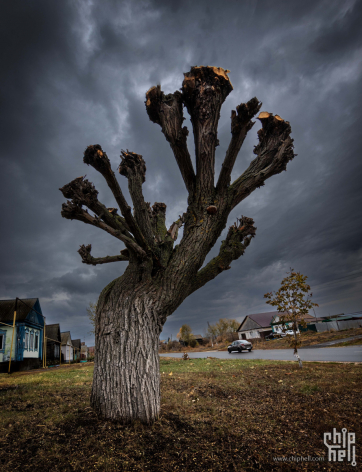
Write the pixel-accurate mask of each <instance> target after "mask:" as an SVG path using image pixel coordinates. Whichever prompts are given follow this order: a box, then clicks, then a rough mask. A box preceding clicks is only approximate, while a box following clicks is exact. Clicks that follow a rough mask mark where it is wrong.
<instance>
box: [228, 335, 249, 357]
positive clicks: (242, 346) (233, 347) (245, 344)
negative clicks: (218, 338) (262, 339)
mask: <svg viewBox="0 0 362 472" xmlns="http://www.w3.org/2000/svg"><path fill="white" fill-rule="evenodd" d="M252 349H253V345H252V344H251V343H249V341H245V339H238V340H237V341H234V342H233V343H231V344H230V346H228V351H229V354H230V353H231V352H232V351H238V352H241V351H243V350H245V351H249V352H250V351H251V350H252Z"/></svg>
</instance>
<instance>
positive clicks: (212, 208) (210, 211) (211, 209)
mask: <svg viewBox="0 0 362 472" xmlns="http://www.w3.org/2000/svg"><path fill="white" fill-rule="evenodd" d="M206 211H207V212H208V214H209V215H215V213H216V212H217V207H216V206H215V205H210V206H208V207H207V208H206Z"/></svg>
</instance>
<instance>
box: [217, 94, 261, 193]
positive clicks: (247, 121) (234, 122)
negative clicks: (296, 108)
mask: <svg viewBox="0 0 362 472" xmlns="http://www.w3.org/2000/svg"><path fill="white" fill-rule="evenodd" d="M260 107H261V102H259V100H258V99H257V98H256V97H254V98H252V99H251V100H249V101H248V102H247V103H241V104H240V105H238V106H237V107H236V111H235V110H232V112H231V134H232V138H231V141H230V144H229V147H228V150H227V151H226V156H225V159H224V162H223V165H222V169H221V172H220V175H219V179H218V182H217V185H216V188H217V190H218V191H221V190H224V189H226V188H227V187H228V186H229V185H230V178H231V172H232V170H233V168H234V165H235V161H236V158H237V156H238V154H239V151H240V148H241V146H242V145H243V142H244V140H245V137H246V135H247V133H248V131H250V130H251V128H252V127H253V126H254V124H255V121H251V120H252V118H253V117H254V116H255V115H256V114H257V113H258V111H259V110H260Z"/></svg>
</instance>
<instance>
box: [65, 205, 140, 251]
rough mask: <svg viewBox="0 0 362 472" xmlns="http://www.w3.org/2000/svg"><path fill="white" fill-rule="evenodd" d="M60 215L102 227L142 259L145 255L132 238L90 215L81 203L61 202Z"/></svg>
mask: <svg viewBox="0 0 362 472" xmlns="http://www.w3.org/2000/svg"><path fill="white" fill-rule="evenodd" d="M61 215H62V217H63V218H67V219H68V220H78V221H83V223H86V224H89V225H92V226H96V227H97V228H100V229H103V230H104V231H106V232H107V233H108V234H110V235H111V236H114V237H115V238H117V239H119V240H120V241H122V242H124V244H125V245H126V246H127V247H128V248H129V249H131V250H133V251H134V252H135V253H136V254H137V255H138V256H139V257H141V258H142V259H144V258H146V257H147V254H146V252H145V251H144V250H143V249H142V248H141V247H140V246H139V245H138V244H137V243H136V242H135V241H134V240H133V239H131V238H128V237H127V236H125V235H124V234H123V233H122V232H121V231H118V230H115V229H114V228H112V227H111V226H109V225H107V224H106V223H104V222H103V221H102V220H101V219H100V218H98V217H97V216H92V215H90V214H89V213H88V212H87V211H86V210H83V208H82V207H81V205H79V204H77V203H75V202H74V201H67V203H63V205H62V211H61Z"/></svg>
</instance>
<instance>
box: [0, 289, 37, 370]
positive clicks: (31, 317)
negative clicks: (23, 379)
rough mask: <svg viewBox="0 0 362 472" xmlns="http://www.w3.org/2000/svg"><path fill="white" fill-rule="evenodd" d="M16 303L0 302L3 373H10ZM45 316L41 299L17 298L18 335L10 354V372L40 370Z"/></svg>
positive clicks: (11, 301) (0, 364) (0, 353)
mask: <svg viewBox="0 0 362 472" xmlns="http://www.w3.org/2000/svg"><path fill="white" fill-rule="evenodd" d="M14 311H15V300H0V372H7V369H8V365H9V359H10V350H11V341H12V337H13V320H14ZM43 336H44V317H43V315H42V310H41V307H40V303H39V299H38V298H26V299H21V300H19V299H18V302H17V310H16V320H15V332H14V338H13V346H12V351H11V370H12V371H14V370H28V369H32V368H36V367H41V365H42V358H43Z"/></svg>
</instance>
